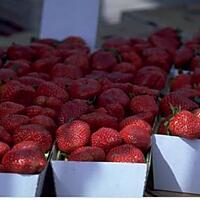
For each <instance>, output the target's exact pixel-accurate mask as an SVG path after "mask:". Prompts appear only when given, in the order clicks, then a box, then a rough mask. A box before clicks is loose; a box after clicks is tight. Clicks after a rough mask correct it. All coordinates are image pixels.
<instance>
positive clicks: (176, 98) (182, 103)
mask: <svg viewBox="0 0 200 200" xmlns="http://www.w3.org/2000/svg"><path fill="white" fill-rule="evenodd" d="M171 106H173V107H180V108H181V109H182V110H194V109H195V108H198V107H199V106H198V104H196V103H195V102H193V101H192V100H190V99H189V98H187V97H184V96H182V95H177V94H168V95H166V96H164V98H163V99H162V100H161V101H160V108H159V111H160V112H161V114H162V115H163V116H168V115H170V114H171V113H172V110H171Z"/></svg>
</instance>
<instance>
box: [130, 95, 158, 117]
mask: <svg viewBox="0 0 200 200" xmlns="http://www.w3.org/2000/svg"><path fill="white" fill-rule="evenodd" d="M130 109H131V110H132V111H133V113H136V114H137V113H141V112H142V113H143V112H152V113H155V114H157V113H158V105H157V104H156V101H155V99H154V97H152V96H149V95H140V96H136V97H133V98H132V99H131V102H130Z"/></svg>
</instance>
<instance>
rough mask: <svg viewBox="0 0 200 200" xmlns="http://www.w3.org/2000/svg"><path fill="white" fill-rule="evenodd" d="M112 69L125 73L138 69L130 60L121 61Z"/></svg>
mask: <svg viewBox="0 0 200 200" xmlns="http://www.w3.org/2000/svg"><path fill="white" fill-rule="evenodd" d="M112 71H116V72H123V73H133V74H134V73H135V72H136V71H137V69H136V67H135V66H134V65H133V64H131V63H128V62H121V63H119V64H117V65H115V66H114V68H113V69H112Z"/></svg>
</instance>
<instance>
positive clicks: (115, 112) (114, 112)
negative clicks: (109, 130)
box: [106, 103, 125, 120]
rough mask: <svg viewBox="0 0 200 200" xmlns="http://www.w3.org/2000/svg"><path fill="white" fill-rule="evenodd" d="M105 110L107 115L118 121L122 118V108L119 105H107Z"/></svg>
mask: <svg viewBox="0 0 200 200" xmlns="http://www.w3.org/2000/svg"><path fill="white" fill-rule="evenodd" d="M106 110H107V111H108V114H109V115H111V116H113V117H116V118H118V119H119V120H121V119H123V118H124V115H125V113H124V108H123V106H122V105H121V104H119V103H113V104H107V105H106Z"/></svg>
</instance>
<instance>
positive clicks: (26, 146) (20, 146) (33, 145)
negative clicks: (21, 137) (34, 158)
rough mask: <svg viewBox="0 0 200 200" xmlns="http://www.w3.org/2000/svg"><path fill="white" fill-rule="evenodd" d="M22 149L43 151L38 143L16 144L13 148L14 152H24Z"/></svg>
mask: <svg viewBox="0 0 200 200" xmlns="http://www.w3.org/2000/svg"><path fill="white" fill-rule="evenodd" d="M22 149H24V150H25V149H38V150H40V151H41V149H40V146H39V145H38V143H37V142H34V141H22V142H20V143H18V144H15V145H14V146H13V148H12V150H13V151H17V150H22Z"/></svg>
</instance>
